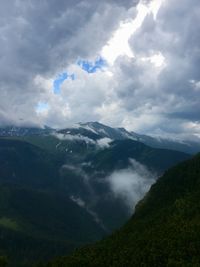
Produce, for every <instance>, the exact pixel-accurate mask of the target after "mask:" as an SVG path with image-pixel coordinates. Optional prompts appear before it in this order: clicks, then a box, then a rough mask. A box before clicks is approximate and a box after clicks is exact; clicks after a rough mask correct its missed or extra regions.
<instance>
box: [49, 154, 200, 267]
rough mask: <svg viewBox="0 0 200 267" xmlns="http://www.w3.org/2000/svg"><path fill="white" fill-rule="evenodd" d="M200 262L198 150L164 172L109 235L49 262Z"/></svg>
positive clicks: (147, 265)
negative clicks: (69, 254) (121, 223)
mask: <svg viewBox="0 0 200 267" xmlns="http://www.w3.org/2000/svg"><path fill="white" fill-rule="evenodd" d="M58 266H59V267H61V266H62V267H65V266H66V267H80V266H81V267H97V266H98V267H106V266H108V267H112V266H113V267H126V266H136V267H140V266H143V267H154V266H155V267H162V266H163V267H164V266H168V267H175V266H177V267H178V266H179V267H197V266H200V155H197V156H196V157H194V158H193V159H191V160H188V161H186V162H184V163H181V164H179V165H177V166H176V167H173V168H171V169H170V170H169V171H167V172H166V173H165V174H164V175H163V176H162V177H161V178H160V179H159V180H158V182H157V183H156V184H155V185H153V186H152V188H151V190H150V192H149V193H148V194H147V195H146V197H145V198H144V199H143V200H142V201H141V202H140V203H139V204H138V205H137V208H136V212H135V214H134V216H133V217H132V218H131V219H130V220H129V222H128V223H127V224H126V225H125V226H124V227H122V228H121V229H120V230H119V231H116V232H115V233H114V234H113V235H112V236H110V237H109V238H106V239H104V240H103V241H100V242H98V243H96V244H95V245H91V246H88V247H85V248H82V249H80V250H77V251H76V252H74V253H73V254H72V255H71V256H68V257H64V258H60V259H57V260H55V261H54V262H51V263H49V264H48V267H58Z"/></svg>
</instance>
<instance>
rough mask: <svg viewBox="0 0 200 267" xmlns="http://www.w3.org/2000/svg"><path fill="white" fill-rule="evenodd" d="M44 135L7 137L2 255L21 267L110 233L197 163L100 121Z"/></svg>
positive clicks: (2, 148)
mask: <svg viewBox="0 0 200 267" xmlns="http://www.w3.org/2000/svg"><path fill="white" fill-rule="evenodd" d="M40 130H41V129H40ZM40 130H38V131H36V133H35V132H34V131H32V129H27V130H26V131H25V129H18V130H17V131H12V134H10V132H9V131H8V136H3V137H0V201H1V207H0V233H1V234H0V246H1V247H2V249H1V250H0V255H4V254H5V255H8V256H9V258H10V263H11V265H10V266H14V267H16V266H23V265H24V266H27V260H28V262H29V263H30V262H31V261H32V262H33V261H34V260H35V259H38V260H39V259H41V260H44V259H49V258H51V257H53V256H56V255H57V256H59V255H63V254H65V253H69V252H70V251H71V250H72V249H74V248H77V247H80V246H83V245H85V244H88V243H91V242H94V241H96V240H98V239H100V238H102V237H105V236H106V235H108V234H110V233H111V232H113V231H114V230H115V229H117V228H119V227H121V226H122V225H123V224H124V223H125V222H126V221H127V220H128V219H129V218H130V216H131V215H132V214H133V212H134V207H135V205H136V204H137V202H138V201H139V200H140V199H141V198H142V197H143V196H144V195H145V193H146V192H147V191H148V190H149V188H150V186H151V185H152V184H153V183H155V182H156V179H157V178H158V177H159V176H160V175H162V174H163V172H164V171H165V170H167V169H168V168H170V167H171V166H174V165H175V164H177V163H179V162H181V161H183V160H186V159H188V158H190V157H191V156H190V155H189V154H186V153H182V152H179V151H174V150H167V149H158V148H153V147H150V146H147V145H145V144H143V143H141V142H139V141H137V140H135V139H134V138H133V137H130V135H129V133H128V132H127V131H126V130H124V129H113V128H111V127H107V126H105V125H102V124H99V123H89V124H87V125H86V124H81V125H80V124H79V125H76V126H75V127H73V128H66V129H64V130H58V131H56V130H52V129H50V130H49V129H48V130H49V132H48V133H47V132H45V131H43V130H41V132H40ZM38 244H41V246H42V247H43V250H44V252H42V251H41V249H40V245H38Z"/></svg>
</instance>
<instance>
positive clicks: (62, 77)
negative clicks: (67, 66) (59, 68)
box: [53, 72, 75, 95]
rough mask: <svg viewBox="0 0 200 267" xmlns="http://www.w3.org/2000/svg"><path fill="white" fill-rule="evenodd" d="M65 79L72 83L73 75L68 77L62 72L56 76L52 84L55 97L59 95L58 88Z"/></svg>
mask: <svg viewBox="0 0 200 267" xmlns="http://www.w3.org/2000/svg"><path fill="white" fill-rule="evenodd" d="M67 79H71V80H72V81H74V80H75V75H74V74H70V75H69V74H68V73H67V72H63V73H61V74H59V75H58V77H57V79H55V80H54V82H53V91H54V94H56V95H59V94H60V86H61V84H62V83H63V82H64V81H65V80H67Z"/></svg>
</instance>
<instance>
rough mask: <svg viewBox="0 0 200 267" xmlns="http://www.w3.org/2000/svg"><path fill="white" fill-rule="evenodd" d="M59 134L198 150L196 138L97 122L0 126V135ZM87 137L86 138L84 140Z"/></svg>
mask: <svg viewBox="0 0 200 267" xmlns="http://www.w3.org/2000/svg"><path fill="white" fill-rule="evenodd" d="M52 134H59V135H60V137H61V136H63V138H72V137H74V138H77V139H81V138H85V141H87V142H90V143H91V142H92V141H93V142H94V141H96V142H98V140H101V139H105V140H104V141H106V138H107V142H109V139H110V140H123V139H131V140H135V141H138V142H142V143H144V144H146V145H148V146H151V147H154V148H164V149H170V150H176V151H181V152H184V153H189V154H195V153H198V152H199V151H200V141H199V140H198V139H197V138H196V139H194V140H187V139H186V140H182V139H170V138H164V137H162V136H158V137H153V136H148V135H144V134H138V133H135V132H129V131H127V130H126V129H124V128H113V127H109V126H106V125H104V124H102V123H99V122H86V123H78V124H75V125H73V126H71V127H68V128H64V129H60V130H56V129H52V128H50V127H48V126H44V127H43V128H38V127H19V126H7V127H0V136H2V137H6V136H7V137H8V136H13V137H16V136H18V137H23V136H41V135H52ZM86 139H87V140H86Z"/></svg>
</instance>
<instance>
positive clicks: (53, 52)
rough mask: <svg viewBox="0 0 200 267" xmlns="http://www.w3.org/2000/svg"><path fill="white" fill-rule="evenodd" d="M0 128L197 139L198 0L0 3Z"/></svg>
mask: <svg viewBox="0 0 200 267" xmlns="http://www.w3.org/2000/svg"><path fill="white" fill-rule="evenodd" d="M0 51H1V52H0V124H1V125H4V124H38V125H44V124H45V125H49V126H52V127H60V128H64V127H66V126H67V125H70V124H72V123H76V122H87V121H100V122H102V123H105V124H108V125H111V126H117V127H125V128H127V129H128V130H133V131H135V132H139V133H145V134H160V135H163V134H165V135H171V136H174V135H194V134H195V135H200V1H199V0H176V1H174V0H154V1H153V0H152V1H147V0H145V1H140V2H139V0H101V1H98V0H48V1H47V0H41V1H34V0H2V1H1V9H0Z"/></svg>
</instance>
